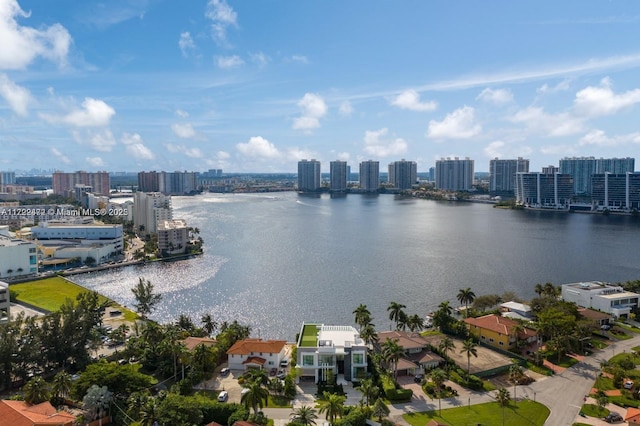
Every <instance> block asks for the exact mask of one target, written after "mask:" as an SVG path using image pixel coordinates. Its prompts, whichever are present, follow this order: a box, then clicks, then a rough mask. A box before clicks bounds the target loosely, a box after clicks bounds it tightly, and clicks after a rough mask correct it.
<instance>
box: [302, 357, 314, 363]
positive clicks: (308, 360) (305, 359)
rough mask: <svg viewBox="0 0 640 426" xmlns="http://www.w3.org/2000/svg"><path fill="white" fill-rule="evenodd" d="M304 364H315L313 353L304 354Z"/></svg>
mask: <svg viewBox="0 0 640 426" xmlns="http://www.w3.org/2000/svg"><path fill="white" fill-rule="evenodd" d="M302 365H303V366H305V365H306V366H312V365H313V355H302Z"/></svg>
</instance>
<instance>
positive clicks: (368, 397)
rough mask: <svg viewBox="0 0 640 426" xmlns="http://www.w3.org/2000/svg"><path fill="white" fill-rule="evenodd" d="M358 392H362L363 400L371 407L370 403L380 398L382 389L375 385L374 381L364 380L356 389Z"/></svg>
mask: <svg viewBox="0 0 640 426" xmlns="http://www.w3.org/2000/svg"><path fill="white" fill-rule="evenodd" d="M356 389H357V390H359V391H360V392H362V399H363V400H364V401H365V404H366V405H367V406H369V405H370V402H371V401H372V400H373V399H374V398H377V397H378V393H379V392H380V389H378V387H377V386H376V385H375V383H373V379H364V380H362V381H361V382H360V386H358V387H356Z"/></svg>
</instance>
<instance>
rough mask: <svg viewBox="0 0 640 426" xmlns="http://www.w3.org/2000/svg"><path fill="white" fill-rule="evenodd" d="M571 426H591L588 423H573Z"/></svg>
mask: <svg viewBox="0 0 640 426" xmlns="http://www.w3.org/2000/svg"><path fill="white" fill-rule="evenodd" d="M571 426H591V425H590V424H588V423H574V424H572V425H571Z"/></svg>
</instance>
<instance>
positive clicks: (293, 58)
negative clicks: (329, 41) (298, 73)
mask: <svg viewBox="0 0 640 426" xmlns="http://www.w3.org/2000/svg"><path fill="white" fill-rule="evenodd" d="M290 60H291V62H298V63H300V64H308V63H309V58H307V57H306V56H304V55H293V56H291V58H290Z"/></svg>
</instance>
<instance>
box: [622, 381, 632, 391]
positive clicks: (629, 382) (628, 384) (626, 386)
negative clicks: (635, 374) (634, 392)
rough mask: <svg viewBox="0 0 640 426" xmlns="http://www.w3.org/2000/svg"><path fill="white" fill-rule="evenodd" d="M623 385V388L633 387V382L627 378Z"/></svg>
mask: <svg viewBox="0 0 640 426" xmlns="http://www.w3.org/2000/svg"><path fill="white" fill-rule="evenodd" d="M623 387H624V388H625V389H631V388H632V387H633V382H632V381H631V380H627V381H626V382H624V385H623Z"/></svg>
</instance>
